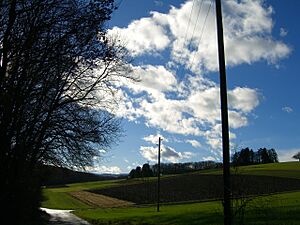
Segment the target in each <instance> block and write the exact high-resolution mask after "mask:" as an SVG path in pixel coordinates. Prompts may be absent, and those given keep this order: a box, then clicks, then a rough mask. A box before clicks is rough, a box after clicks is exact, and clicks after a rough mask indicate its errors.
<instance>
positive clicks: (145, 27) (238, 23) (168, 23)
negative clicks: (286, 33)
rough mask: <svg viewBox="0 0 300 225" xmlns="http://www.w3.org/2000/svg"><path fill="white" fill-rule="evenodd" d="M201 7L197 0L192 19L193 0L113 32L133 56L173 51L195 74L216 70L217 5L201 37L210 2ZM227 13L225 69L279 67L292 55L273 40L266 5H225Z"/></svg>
mask: <svg viewBox="0 0 300 225" xmlns="http://www.w3.org/2000/svg"><path fill="white" fill-rule="evenodd" d="M200 4H202V3H200V2H195V5H194V10H193V13H192V15H191V20H190V13H191V9H192V5H193V2H192V1H191V0H190V1H186V2H185V3H184V4H182V5H181V6H180V7H179V8H176V7H171V9H170V10H169V12H168V13H159V12H151V15H150V16H149V17H145V18H141V19H139V20H135V21H133V22H132V23H130V24H129V25H128V27H127V28H117V27H114V28H113V29H112V30H111V32H112V33H122V34H124V35H125V36H127V37H128V45H127V47H128V49H129V50H131V51H132V52H133V54H144V53H149V52H150V53H153V52H158V51H161V50H164V49H167V48H169V47H171V55H172V57H173V60H175V61H177V62H180V63H183V64H184V65H186V67H187V68H189V69H191V70H192V71H194V72H195V71H198V72H199V70H200V71H215V70H217V68H218V64H217V47H216V27H215V15H214V5H213V6H212V7H211V10H210V14H209V15H208V17H207V20H206V26H205V29H204V32H203V33H201V32H198V31H201V30H202V27H203V24H204V20H205V18H206V14H207V11H208V9H209V5H210V2H209V1H204V2H203V4H202V6H200ZM200 7H201V10H200V11H199V9H200ZM223 11H224V38H225V48H226V49H225V51H226V60H227V65H232V66H233V65H239V64H241V63H248V64H251V63H253V62H257V61H261V60H265V61H267V62H269V63H272V64H276V63H277V61H278V60H279V59H281V58H284V57H286V56H288V55H289V53H290V52H291V50H290V48H289V47H288V46H287V45H286V44H284V43H283V42H280V41H277V40H275V39H274V38H273V37H272V29H273V20H272V14H273V13H274V12H273V9H272V7H270V6H267V5H266V3H265V2H264V1H238V0H231V1H224V4H223ZM198 12H200V15H199V20H197V19H196V18H197V17H198ZM196 22H197V24H196ZM188 25H190V26H188ZM187 28H189V29H187ZM194 30H195V31H197V32H194ZM253 46H255V48H254V47H253Z"/></svg>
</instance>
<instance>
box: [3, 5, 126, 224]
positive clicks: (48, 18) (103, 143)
mask: <svg viewBox="0 0 300 225" xmlns="http://www.w3.org/2000/svg"><path fill="white" fill-rule="evenodd" d="M114 10H115V4H114V1H113V0H86V1H80V0H64V1H61V0H49V1H41V0H37V1H33V0H21V1H16V0H4V1H1V2H0V146H1V149H0V180H1V185H0V200H1V203H2V205H3V206H5V207H3V208H4V209H2V210H1V215H3V217H1V220H2V221H9V224H23V225H27V224H30V225H33V224H35V222H34V221H36V220H37V219H38V217H39V212H38V209H39V207H40V198H41V195H40V191H41V189H40V179H39V177H38V169H37V166H40V165H42V164H48V165H58V166H64V167H69V168H72V167H76V168H82V167H84V166H92V163H93V159H94V158H95V157H100V156H101V155H100V152H99V149H102V150H107V149H108V148H109V147H110V145H111V144H113V143H114V142H115V141H117V140H118V137H119V135H120V121H119V119H117V118H116V117H115V116H114V115H112V114H111V113H109V111H110V110H109V109H112V104H113V103H112V102H113V101H114V99H113V91H114V90H115V89H114V88H115V81H116V80H118V78H120V77H128V74H129V72H130V67H129V66H128V60H127V55H126V50H125V48H124V47H123V46H122V45H121V43H120V42H119V40H116V39H114V38H112V37H109V36H108V34H107V32H106V27H105V23H106V22H107V21H108V20H109V19H110V17H111V13H112V12H113V11H114ZM37 223H38V222H37Z"/></svg>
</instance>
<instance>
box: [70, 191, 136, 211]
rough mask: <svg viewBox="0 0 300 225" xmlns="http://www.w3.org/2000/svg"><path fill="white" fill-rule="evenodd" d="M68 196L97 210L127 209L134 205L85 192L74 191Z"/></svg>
mask: <svg viewBox="0 0 300 225" xmlns="http://www.w3.org/2000/svg"><path fill="white" fill-rule="evenodd" d="M70 195H71V196H73V197H75V198H77V199H79V200H80V201H82V202H84V203H86V204H88V205H90V206H93V207H99V208H112V207H127V206H131V205H133V204H134V203H132V202H129V201H124V200H120V199H117V198H112V197H108V196H104V195H101V194H95V193H91V192H87V191H75V192H71V193H70Z"/></svg>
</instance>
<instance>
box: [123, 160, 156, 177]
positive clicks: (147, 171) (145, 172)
mask: <svg viewBox="0 0 300 225" xmlns="http://www.w3.org/2000/svg"><path fill="white" fill-rule="evenodd" d="M141 177H153V172H152V169H151V168H150V165H149V164H148V163H145V164H144V165H143V167H142V168H141V167H140V166H137V167H136V169H132V170H131V171H130V173H129V174H128V178H130V179H132V178H141Z"/></svg>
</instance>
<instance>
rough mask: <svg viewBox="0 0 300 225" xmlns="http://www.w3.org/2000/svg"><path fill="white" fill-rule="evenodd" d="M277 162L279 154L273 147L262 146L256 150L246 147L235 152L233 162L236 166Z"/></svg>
mask: <svg viewBox="0 0 300 225" xmlns="http://www.w3.org/2000/svg"><path fill="white" fill-rule="evenodd" d="M277 162H278V156H277V153H276V151H275V150H274V149H273V148H272V149H266V148H260V149H258V150H257V151H256V152H255V151H253V150H252V149H249V148H244V149H242V150H241V151H239V152H235V153H234V154H233V156H232V164H233V165H234V166H246V165H253V164H266V163H277Z"/></svg>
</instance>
